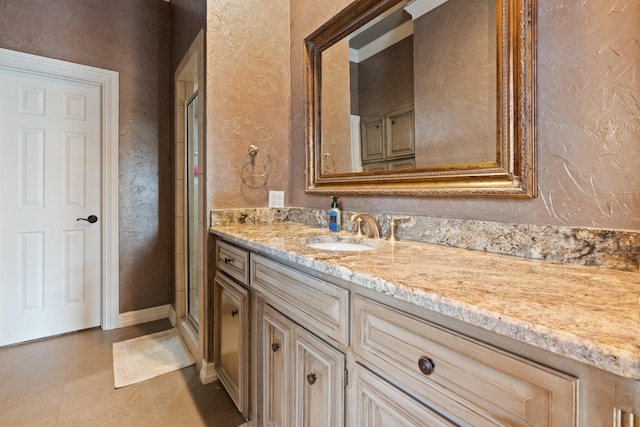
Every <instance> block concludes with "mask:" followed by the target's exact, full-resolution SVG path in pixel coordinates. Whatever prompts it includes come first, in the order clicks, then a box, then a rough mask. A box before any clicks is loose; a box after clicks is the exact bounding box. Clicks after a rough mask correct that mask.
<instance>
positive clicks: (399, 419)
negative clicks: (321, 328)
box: [351, 364, 455, 427]
mask: <svg viewBox="0 0 640 427" xmlns="http://www.w3.org/2000/svg"><path fill="white" fill-rule="evenodd" d="M352 378H353V393H352V398H353V400H352V405H353V406H352V408H353V409H352V410H351V416H352V418H351V425H352V426H354V427H356V426H357V427H360V426H363V427H365V426H366V427H395V426H398V427H400V426H406V427H409V426H429V427H442V426H455V424H453V423H452V422H450V421H448V420H446V419H445V418H443V417H442V416H440V415H439V414H438V413H436V412H434V411H432V410H431V409H429V408H427V407H426V406H424V405H422V404H421V403H419V402H417V401H415V400H414V399H412V398H411V397H410V396H408V395H406V394H405V393H403V392H401V391H400V390H398V389H397V388H395V387H393V386H392V385H391V384H389V383H388V382H386V381H384V380H383V379H382V378H380V377H378V376H377V375H376V374H374V373H373V372H371V371H369V370H368V369H367V368H365V367H363V366H361V365H360V364H356V365H355V367H354V369H353V376H352Z"/></svg>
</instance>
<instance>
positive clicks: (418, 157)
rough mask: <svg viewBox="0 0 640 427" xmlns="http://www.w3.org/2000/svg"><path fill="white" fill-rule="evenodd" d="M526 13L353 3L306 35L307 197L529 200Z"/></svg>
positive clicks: (532, 141) (529, 9)
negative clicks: (376, 196) (472, 197)
mask: <svg viewBox="0 0 640 427" xmlns="http://www.w3.org/2000/svg"><path fill="white" fill-rule="evenodd" d="M536 13H537V5H536V0H497V1H496V0H410V1H408V0H358V1H355V2H354V3H352V4H351V5H349V6H348V7H347V8H346V9H344V10H342V11H341V12H340V13H338V14H337V15H336V16H334V17H333V18H332V19H331V20H329V21H328V22H327V23H325V24H324V25H323V26H322V27H320V28H319V29H318V30H316V31H315V32H314V33H313V34H311V35H310V36H309V37H307V38H306V39H305V47H306V55H305V61H306V66H305V102H306V138H307V141H306V142H307V192H310V193H324V194H328V193H331V194H352V195H358V194H360V195H374V194H377V195H418V196H446V197H448V196H463V197H470V196H488V197H535V196H536V190H537V184H536V182H537V181H536V169H537V164H536V152H535V148H536V124H535V95H536V93H535V82H536V79H535V73H536V43H537V41H536V39H537V38H536Z"/></svg>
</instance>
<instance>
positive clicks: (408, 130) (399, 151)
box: [387, 110, 415, 158]
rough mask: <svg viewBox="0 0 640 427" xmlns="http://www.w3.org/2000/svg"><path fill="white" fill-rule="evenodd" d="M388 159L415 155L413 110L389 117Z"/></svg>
mask: <svg viewBox="0 0 640 427" xmlns="http://www.w3.org/2000/svg"><path fill="white" fill-rule="evenodd" d="M387 132H388V135H387V157H388V158H394V157H402V156H411V155H413V154H415V148H414V142H413V110H407V111H402V112H398V113H395V114H391V115H389V116H387Z"/></svg>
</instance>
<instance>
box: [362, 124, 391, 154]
mask: <svg viewBox="0 0 640 427" xmlns="http://www.w3.org/2000/svg"><path fill="white" fill-rule="evenodd" d="M383 123H384V121H383V119H382V117H374V118H363V119H362V161H363V162H371V161H375V160H381V159H384V158H385V147H384V144H385V139H386V138H385V137H384V135H385V134H384V128H383Z"/></svg>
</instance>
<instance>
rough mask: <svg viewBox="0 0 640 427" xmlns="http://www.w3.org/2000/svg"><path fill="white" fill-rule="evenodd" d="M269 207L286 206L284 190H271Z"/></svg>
mask: <svg viewBox="0 0 640 427" xmlns="http://www.w3.org/2000/svg"><path fill="white" fill-rule="evenodd" d="M269 207H270V208H283V207H284V191H269Z"/></svg>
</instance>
